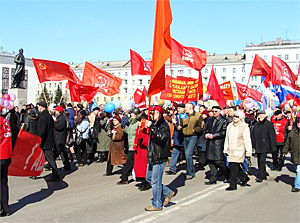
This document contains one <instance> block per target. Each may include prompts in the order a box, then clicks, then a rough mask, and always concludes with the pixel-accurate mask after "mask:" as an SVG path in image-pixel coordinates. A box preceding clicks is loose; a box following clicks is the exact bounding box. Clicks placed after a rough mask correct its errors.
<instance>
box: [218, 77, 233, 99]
mask: <svg viewBox="0 0 300 223" xmlns="http://www.w3.org/2000/svg"><path fill="white" fill-rule="evenodd" d="M220 88H221V90H222V92H223V95H224V98H225V100H234V97H233V92H232V87H231V82H230V81H227V82H224V83H223V84H220Z"/></svg>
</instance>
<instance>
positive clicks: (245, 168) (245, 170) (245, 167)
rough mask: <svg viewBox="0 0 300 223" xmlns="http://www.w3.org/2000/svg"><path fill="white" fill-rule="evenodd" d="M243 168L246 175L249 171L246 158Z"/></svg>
mask: <svg viewBox="0 0 300 223" xmlns="http://www.w3.org/2000/svg"><path fill="white" fill-rule="evenodd" d="M242 167H243V171H244V173H247V170H248V169H249V165H248V162H247V159H246V157H245V159H244V162H243V164H242Z"/></svg>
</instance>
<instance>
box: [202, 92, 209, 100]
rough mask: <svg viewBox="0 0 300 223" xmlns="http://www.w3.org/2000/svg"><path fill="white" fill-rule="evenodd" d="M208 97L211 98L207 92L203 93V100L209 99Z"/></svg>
mask: <svg viewBox="0 0 300 223" xmlns="http://www.w3.org/2000/svg"><path fill="white" fill-rule="evenodd" d="M208 99H209V95H208V94H206V93H204V94H203V98H202V100H203V101H208Z"/></svg>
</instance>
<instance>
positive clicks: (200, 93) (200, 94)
mask: <svg viewBox="0 0 300 223" xmlns="http://www.w3.org/2000/svg"><path fill="white" fill-rule="evenodd" d="M198 80H199V81H198V94H199V97H198V99H199V100H200V99H201V98H203V82H202V74H201V71H199V77H198Z"/></svg>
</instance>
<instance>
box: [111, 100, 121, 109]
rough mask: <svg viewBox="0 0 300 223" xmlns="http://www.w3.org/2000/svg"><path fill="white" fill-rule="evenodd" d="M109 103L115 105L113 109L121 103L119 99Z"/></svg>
mask: <svg viewBox="0 0 300 223" xmlns="http://www.w3.org/2000/svg"><path fill="white" fill-rule="evenodd" d="M111 103H113V104H114V105H115V109H117V108H120V107H121V101H120V100H119V99H115V100H113V101H112V102H111Z"/></svg>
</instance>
